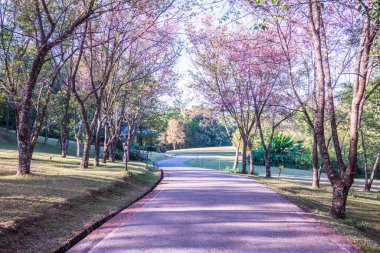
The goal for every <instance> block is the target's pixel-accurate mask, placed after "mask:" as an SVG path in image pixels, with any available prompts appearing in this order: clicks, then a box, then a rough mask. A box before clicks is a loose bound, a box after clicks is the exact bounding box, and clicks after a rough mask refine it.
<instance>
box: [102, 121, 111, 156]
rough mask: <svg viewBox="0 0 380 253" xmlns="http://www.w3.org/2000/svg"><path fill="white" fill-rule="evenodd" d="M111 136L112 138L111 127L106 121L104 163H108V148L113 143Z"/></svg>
mask: <svg viewBox="0 0 380 253" xmlns="http://www.w3.org/2000/svg"><path fill="white" fill-rule="evenodd" d="M109 138H110V133H109V127H108V125H107V122H106V123H105V124H104V143H103V157H102V163H107V155H108V150H109V147H110V144H111V140H109Z"/></svg>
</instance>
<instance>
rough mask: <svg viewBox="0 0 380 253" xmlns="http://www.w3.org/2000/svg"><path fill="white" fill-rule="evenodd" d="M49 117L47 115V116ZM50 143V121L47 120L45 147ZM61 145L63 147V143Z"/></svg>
mask: <svg viewBox="0 0 380 253" xmlns="http://www.w3.org/2000/svg"><path fill="white" fill-rule="evenodd" d="M46 117H47V115H46ZM48 142H49V121H48V119H46V121H45V141H44V145H47V144H48ZM61 145H62V142H61Z"/></svg>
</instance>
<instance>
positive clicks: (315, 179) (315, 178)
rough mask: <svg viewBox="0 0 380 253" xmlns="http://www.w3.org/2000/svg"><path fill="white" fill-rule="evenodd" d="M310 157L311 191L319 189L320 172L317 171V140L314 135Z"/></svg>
mask: <svg viewBox="0 0 380 253" xmlns="http://www.w3.org/2000/svg"><path fill="white" fill-rule="evenodd" d="M312 157H313V184H312V187H313V189H319V188H320V185H319V180H320V170H319V169H318V147H317V139H316V137H315V135H314V140H313V151H312Z"/></svg>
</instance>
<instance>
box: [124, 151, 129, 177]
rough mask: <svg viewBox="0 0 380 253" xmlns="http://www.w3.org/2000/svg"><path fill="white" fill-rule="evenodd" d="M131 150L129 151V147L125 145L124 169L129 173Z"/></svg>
mask: <svg viewBox="0 0 380 253" xmlns="http://www.w3.org/2000/svg"><path fill="white" fill-rule="evenodd" d="M128 157H129V150H128V147H127V145H125V147H124V169H125V171H128V162H129V159H128Z"/></svg>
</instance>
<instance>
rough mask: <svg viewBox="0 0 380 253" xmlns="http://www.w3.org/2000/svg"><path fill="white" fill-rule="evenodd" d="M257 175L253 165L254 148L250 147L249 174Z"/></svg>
mask: <svg viewBox="0 0 380 253" xmlns="http://www.w3.org/2000/svg"><path fill="white" fill-rule="evenodd" d="M254 173H255V168H254V164H253V154H252V147H251V146H250V147H249V174H251V175H253V174H254Z"/></svg>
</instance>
